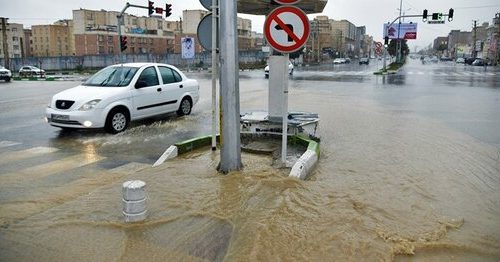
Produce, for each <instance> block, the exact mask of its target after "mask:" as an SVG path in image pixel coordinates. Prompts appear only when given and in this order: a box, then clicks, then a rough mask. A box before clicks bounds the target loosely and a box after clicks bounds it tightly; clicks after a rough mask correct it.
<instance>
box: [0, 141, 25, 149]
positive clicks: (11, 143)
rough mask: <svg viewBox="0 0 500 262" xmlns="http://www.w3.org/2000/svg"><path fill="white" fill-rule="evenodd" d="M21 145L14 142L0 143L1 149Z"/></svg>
mask: <svg viewBox="0 0 500 262" xmlns="http://www.w3.org/2000/svg"><path fill="white" fill-rule="evenodd" d="M20 144H21V143H19V142H14V141H0V148H4V147H11V146H17V145H20Z"/></svg>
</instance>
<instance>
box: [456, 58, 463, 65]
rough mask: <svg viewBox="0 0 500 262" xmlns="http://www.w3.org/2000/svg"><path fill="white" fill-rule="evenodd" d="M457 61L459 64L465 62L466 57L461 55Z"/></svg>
mask: <svg viewBox="0 0 500 262" xmlns="http://www.w3.org/2000/svg"><path fill="white" fill-rule="evenodd" d="M455 63H457V64H465V58H463V57H459V58H457V60H456V61H455Z"/></svg>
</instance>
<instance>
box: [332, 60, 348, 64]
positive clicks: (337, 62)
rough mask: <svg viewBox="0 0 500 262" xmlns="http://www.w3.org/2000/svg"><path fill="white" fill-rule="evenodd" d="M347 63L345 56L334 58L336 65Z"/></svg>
mask: <svg viewBox="0 0 500 262" xmlns="http://www.w3.org/2000/svg"><path fill="white" fill-rule="evenodd" d="M345 63H346V59H345V58H335V59H333V64H334V65H338V64H345Z"/></svg>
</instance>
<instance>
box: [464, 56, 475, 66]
mask: <svg viewBox="0 0 500 262" xmlns="http://www.w3.org/2000/svg"><path fill="white" fill-rule="evenodd" d="M474 60H476V59H475V58H473V57H468V58H466V59H465V63H466V64H468V65H472V63H473V62H474Z"/></svg>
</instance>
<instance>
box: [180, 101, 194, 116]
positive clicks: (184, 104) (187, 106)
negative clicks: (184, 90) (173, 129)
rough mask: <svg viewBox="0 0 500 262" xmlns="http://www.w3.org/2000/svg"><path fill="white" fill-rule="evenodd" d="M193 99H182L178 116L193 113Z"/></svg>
mask: <svg viewBox="0 0 500 262" xmlns="http://www.w3.org/2000/svg"><path fill="white" fill-rule="evenodd" d="M192 107H193V105H191V101H190V100H189V99H187V98H184V99H182V101H181V104H180V106H179V110H177V115H178V116H185V115H189V114H191V108H192Z"/></svg>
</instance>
